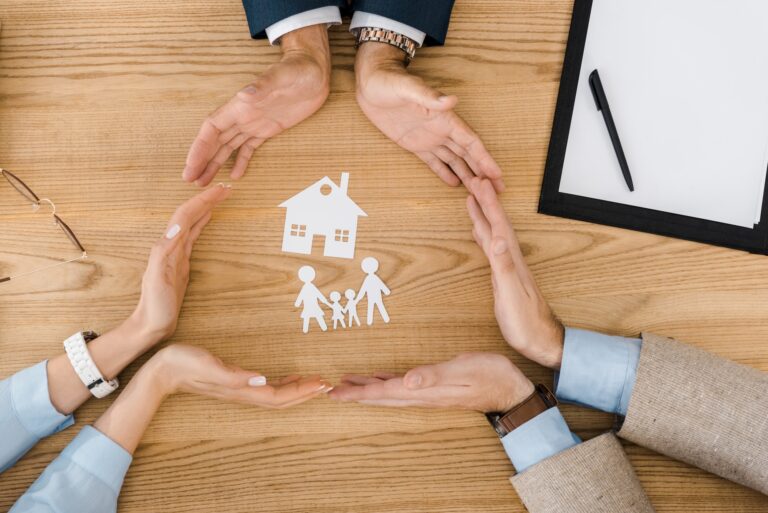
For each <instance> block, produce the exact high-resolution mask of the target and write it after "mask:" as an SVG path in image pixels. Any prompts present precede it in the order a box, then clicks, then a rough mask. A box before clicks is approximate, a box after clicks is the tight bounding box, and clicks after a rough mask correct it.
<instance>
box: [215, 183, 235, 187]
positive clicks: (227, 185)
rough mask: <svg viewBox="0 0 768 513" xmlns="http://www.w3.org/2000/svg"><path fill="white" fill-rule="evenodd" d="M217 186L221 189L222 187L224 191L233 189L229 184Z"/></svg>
mask: <svg viewBox="0 0 768 513" xmlns="http://www.w3.org/2000/svg"><path fill="white" fill-rule="evenodd" d="M216 185H217V186H219V187H221V188H222V189H231V188H232V186H231V185H230V184H228V183H223V182H222V183H218V184H216Z"/></svg>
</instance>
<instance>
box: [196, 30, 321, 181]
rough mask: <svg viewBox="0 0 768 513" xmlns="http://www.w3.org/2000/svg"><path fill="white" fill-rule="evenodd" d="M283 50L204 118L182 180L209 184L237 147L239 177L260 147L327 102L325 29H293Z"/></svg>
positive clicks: (236, 174) (236, 175)
mask: <svg viewBox="0 0 768 513" xmlns="http://www.w3.org/2000/svg"><path fill="white" fill-rule="evenodd" d="M280 48H281V50H282V52H283V56H282V59H281V60H280V62H278V63H277V64H275V65H273V66H272V67H270V68H269V69H267V70H266V71H265V72H264V73H262V74H261V75H260V76H258V77H257V78H256V80H255V81H254V82H253V83H252V84H250V85H248V86H246V87H245V88H244V89H242V90H241V91H240V92H238V93H237V94H236V95H235V96H234V98H232V99H231V100H230V101H229V102H227V103H226V104H225V105H223V106H222V107H221V108H219V109H218V110H217V111H216V112H214V113H213V114H211V115H210V116H209V117H208V118H207V119H206V120H205V122H204V123H203V126H202V127H201V128H200V132H199V133H198V134H197V137H196V138H195V140H194V142H193V143H192V146H191V148H190V149H189V153H188V155H187V164H186V167H185V168H184V172H183V174H182V177H183V178H184V180H186V181H187V182H195V184H197V185H199V186H201V187H205V186H207V185H208V184H210V183H211V181H212V180H213V179H214V177H215V176H216V174H217V173H218V172H219V169H221V166H223V165H224V163H225V162H226V161H227V160H228V159H229V157H230V155H232V153H234V152H235V151H236V150H238V149H239V151H238V153H237V159H236V160H235V164H234V167H233V168H232V172H231V174H230V178H232V179H233V180H237V179H239V178H241V177H242V176H243V175H244V174H245V170H246V168H247V167H248V163H249V162H250V160H251V156H252V155H253V152H254V151H255V150H256V148H258V147H259V146H261V145H262V144H263V143H264V142H265V141H266V140H267V139H271V138H272V137H275V136H276V135H278V134H280V133H281V132H283V131H284V130H287V129H289V128H291V127H292V126H295V125H297V124H299V123H301V122H302V121H304V120H305V119H307V118H308V117H310V116H311V115H312V114H314V113H315V112H316V111H317V110H318V109H319V108H320V107H321V106H322V105H323V103H325V100H326V98H328V94H329V91H330V79H331V51H330V47H329V46H328V30H327V29H326V27H325V26H324V25H313V26H310V27H305V28H302V29H298V30H294V31H293V32H289V33H288V34H285V35H284V36H283V37H282V38H281V39H280Z"/></svg>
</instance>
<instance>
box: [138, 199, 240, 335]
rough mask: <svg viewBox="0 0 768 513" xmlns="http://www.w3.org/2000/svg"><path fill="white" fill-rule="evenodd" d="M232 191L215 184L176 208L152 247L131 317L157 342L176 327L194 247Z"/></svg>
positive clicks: (171, 332)
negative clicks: (214, 212) (216, 207)
mask: <svg viewBox="0 0 768 513" xmlns="http://www.w3.org/2000/svg"><path fill="white" fill-rule="evenodd" d="M231 192H232V190H231V189H230V188H229V187H225V186H216V187H212V188H210V189H208V190H206V191H204V192H201V193H200V194H198V195H197V196H195V197H193V198H192V199H190V200H188V201H187V202H186V203H184V204H183V205H182V206H180V207H179V208H178V209H177V210H176V212H175V213H174V214H173V216H172V217H171V221H170V222H169V223H168V227H167V228H166V230H165V232H164V235H163V236H162V237H161V238H160V239H159V240H158V241H157V242H156V243H155V245H154V247H153V248H152V251H151V253H150V255H149V264H148V265H147V270H146V272H145V273H144V279H143V280H142V284H141V299H140V300H139V304H138V306H137V307H136V311H135V312H134V314H133V316H132V317H133V319H134V321H135V322H134V323H133V324H134V325H136V326H137V327H138V328H139V329H141V330H142V332H143V333H146V334H148V336H149V337H151V338H152V339H153V340H154V341H155V342H158V341H160V340H162V339H165V338H168V337H169V336H171V335H172V334H173V332H174V331H175V330H176V323H177V322H178V319H179V312H180V310H181V304H182V302H183V301H184V294H185V293H186V291H187V284H188V283H189V265H190V258H191V256H192V248H193V247H194V244H195V242H196V241H197V239H198V237H200V234H201V233H202V232H203V228H205V226H206V225H207V224H208V222H209V221H210V220H211V216H212V215H213V209H214V207H215V206H216V205H218V204H219V203H220V202H222V201H224V200H225V199H227V198H228V197H229V196H230V194H231Z"/></svg>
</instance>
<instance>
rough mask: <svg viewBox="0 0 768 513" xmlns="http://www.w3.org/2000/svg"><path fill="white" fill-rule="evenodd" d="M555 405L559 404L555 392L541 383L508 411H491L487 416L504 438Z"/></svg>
mask: <svg viewBox="0 0 768 513" xmlns="http://www.w3.org/2000/svg"><path fill="white" fill-rule="evenodd" d="M555 406H557V398H555V394H553V393H552V392H551V391H550V390H549V388H547V387H546V386H545V385H541V384H539V385H536V387H535V389H534V391H533V393H532V394H531V395H530V396H528V398H527V399H525V400H524V401H523V402H521V403H520V404H518V405H517V406H515V407H514V408H512V409H511V410H509V411H508V412H506V413H489V414H487V415H486V416H487V417H488V421H489V422H490V423H491V425H492V426H493V428H494V429H495V430H496V433H498V435H499V437H501V438H504V437H505V436H507V435H508V434H509V433H510V432H511V431H514V430H515V429H517V428H519V427H520V426H522V425H523V424H525V423H526V422H528V421H529V420H531V419H533V418H534V417H537V416H538V415H540V414H542V413H544V412H545V411H547V410H548V409H550V408H554V407H555Z"/></svg>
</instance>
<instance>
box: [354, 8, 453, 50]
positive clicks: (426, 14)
mask: <svg viewBox="0 0 768 513" xmlns="http://www.w3.org/2000/svg"><path fill="white" fill-rule="evenodd" d="M453 3H454V0H355V2H354V8H355V10H356V11H363V12H367V13H371V14H378V15H379V16H385V17H387V18H390V19H393V20H395V21H399V22H400V23H405V24H406V25H410V26H411V27H413V28H416V29H419V30H421V31H422V32H424V33H425V34H426V35H427V37H426V38H425V39H424V45H425V46H426V45H435V44H437V45H441V44H443V43H445V34H446V33H447V32H448V22H450V21H451V11H452V10H453Z"/></svg>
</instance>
